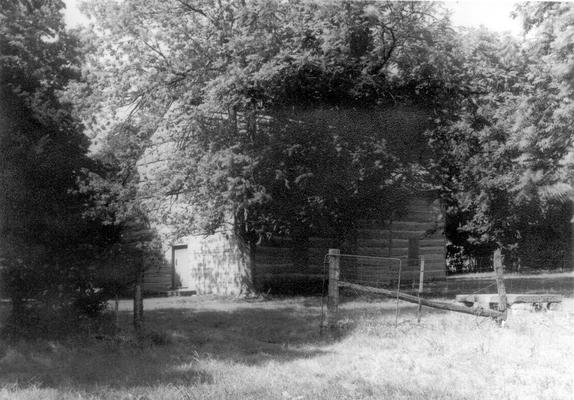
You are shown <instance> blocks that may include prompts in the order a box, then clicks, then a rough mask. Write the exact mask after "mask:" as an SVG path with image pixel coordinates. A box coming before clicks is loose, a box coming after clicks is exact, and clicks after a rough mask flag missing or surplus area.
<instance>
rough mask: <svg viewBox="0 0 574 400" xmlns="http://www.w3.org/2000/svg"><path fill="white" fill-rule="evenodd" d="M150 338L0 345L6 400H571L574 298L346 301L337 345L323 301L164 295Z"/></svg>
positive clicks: (0, 392) (150, 322)
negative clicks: (556, 303) (526, 304)
mask: <svg viewBox="0 0 574 400" xmlns="http://www.w3.org/2000/svg"><path fill="white" fill-rule="evenodd" d="M146 305H147V308H148V310H149V311H148V312H147V314H146V318H147V320H146V324H147V326H148V328H149V329H150V331H151V332H154V333H153V335H152V334H150V335H148V340H147V341H144V342H143V343H141V342H137V341H134V340H132V339H131V337H132V336H131V333H130V331H129V315H128V314H127V313H125V314H123V315H122V316H121V317H122V324H123V331H122V332H123V333H121V334H120V335H117V336H114V337H105V338H100V339H97V338H93V337H92V338H76V339H67V340H65V341H35V342H30V341H28V342H15V343H7V342H0V399H10V400H12V399H13V400H31V399H48V400H50V399H54V400H55V399H58V400H59V399H63V400H68V399H82V400H85V399H86V400H87V399H112V400H114V399H118V400H120V399H121V400H126V399H134V400H135V399H140V400H144V399H149V400H151V399H154V400H155V399H166V400H167V399H169V400H171V399H277V400H279V399H281V400H285V399H421V400H422V399H477V400H478V399H480V400H484V399H497V400H501V399H572V398H573V396H572V393H574V382H573V377H574V363H573V362H572V361H573V360H574V340H573V339H574V301H573V300H572V299H568V300H567V302H566V303H565V304H564V305H563V306H562V309H561V310H557V311H551V312H541V313H531V312H529V311H522V312H515V313H513V314H511V315H510V317H509V321H508V324H507V325H506V326H505V327H503V328H499V327H498V326H497V325H496V324H495V323H494V322H491V321H490V320H487V319H482V318H481V319H478V318H475V317H473V316H469V315H462V314H454V313H448V312H439V311H436V312H435V311H433V310H429V309H425V313H424V314H423V319H422V322H421V323H420V324H417V322H416V314H415V307H411V306H410V305H407V304H403V305H402V308H401V310H400V316H399V324H398V326H396V327H395V315H394V303H393V302H392V301H358V300H354V301H350V302H347V303H344V304H343V305H342V306H341V310H340V314H339V316H340V323H339V329H338V331H337V333H336V334H335V335H334V336H330V337H325V336H323V337H322V336H320V334H319V320H320V303H319V300H318V299H317V298H297V299H290V300H273V301H265V302H255V303H249V302H247V301H237V300H221V299H197V298H191V299H183V300H182V299H167V300H166V299H155V300H150V302H149V303H148V304H146Z"/></svg>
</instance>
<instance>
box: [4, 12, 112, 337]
mask: <svg viewBox="0 0 574 400" xmlns="http://www.w3.org/2000/svg"><path fill="white" fill-rule="evenodd" d="M0 4H1V8H0V154H1V155H2V157H1V158H0V170H1V173H0V193H1V194H0V269H1V273H2V294H3V295H6V296H9V297H10V298H11V299H12V303H13V307H14V310H13V311H14V313H13V314H14V315H13V317H14V321H15V322H18V323H19V324H24V325H25V324H30V327H34V326H35V325H36V324H38V319H37V318H36V317H38V318H39V317H41V316H42V315H45V316H46V319H44V321H45V322H49V321H48V320H49V319H50V318H53V317H54V313H56V314H59V315H60V316H64V315H67V316H69V317H70V318H74V320H73V321H70V322H74V323H77V322H78V320H77V318H81V317H85V316H93V315H94V314H97V313H98V311H100V310H101V307H103V305H104V304H105V303H104V299H103V297H102V296H101V293H99V292H98V291H97V290H96V287H97V286H96V281H97V278H98V273H99V271H98V269H97V262H95V261H92V260H94V259H96V260H97V258H96V257H95V255H96V254H97V253H98V252H99V251H100V249H103V248H106V247H107V246H109V244H110V243H111V242H113V240H114V232H113V231H112V230H109V229H102V227H101V225H100V224H99V222H98V221H97V220H88V219H86V218H84V215H83V212H84V210H85V207H86V203H87V202H88V199H87V198H86V196H84V195H82V194H81V193H79V192H78V191H77V182H78V180H79V179H81V178H82V177H83V171H86V170H87V169H90V168H93V165H92V162H91V161H90V159H89V158H88V157H87V156H86V153H87V150H88V144H89V143H88V140H87V137H86V136H84V135H83V134H82V126H81V124H80V123H79V122H78V121H77V120H76V119H74V118H73V117H72V115H71V106H70V104H69V103H66V102H63V101H61V100H60V98H59V92H60V91H61V90H63V89H65V88H66V86H67V85H68V84H69V83H70V82H71V81H73V80H75V79H78V78H79V77H80V69H79V52H78V42H77V41H76V40H75V38H74V37H73V36H71V35H70V34H68V33H67V32H66V31H65V29H64V24H63V21H62V14H61V12H60V11H61V9H62V7H63V3H62V2H60V1H41V2H38V1H2V2H1V3H0ZM29 299H34V300H35V302H34V303H29V304H27V305H26V304H25V303H26V302H27V300H29ZM27 306H29V307H34V308H35V309H37V311H38V312H37V313H36V312H33V311H32V310H30V309H27V308H25V307H27ZM34 316H36V317H34ZM48 316H49V317H48ZM36 330H37V331H41V327H40V326H37V327H36ZM39 333H40V332H39Z"/></svg>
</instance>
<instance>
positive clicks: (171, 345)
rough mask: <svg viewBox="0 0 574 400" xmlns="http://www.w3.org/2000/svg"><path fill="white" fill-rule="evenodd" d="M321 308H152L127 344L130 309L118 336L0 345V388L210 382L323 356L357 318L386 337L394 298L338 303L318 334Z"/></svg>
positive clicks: (404, 307)
mask: <svg viewBox="0 0 574 400" xmlns="http://www.w3.org/2000/svg"><path fill="white" fill-rule="evenodd" d="M214 304H216V305H218V303H216V302H214ZM277 304H279V306H278V305H277ZM229 305H230V306H229ZM320 305H321V303H320V299H319V298H305V299H303V300H300V301H299V302H296V303H295V304H293V305H292V306H291V305H289V303H288V302H286V303H281V302H273V301H272V302H261V303H259V304H257V303H254V304H247V303H245V302H244V303H240V305H239V306H237V303H233V302H228V303H225V302H224V304H223V307H220V306H217V307H212V308H210V307H209V304H208V305H207V306H204V305H203V304H195V305H194V303H190V305H189V307H180V308H177V307H173V308H156V309H151V310H147V311H146V313H145V319H146V327H147V329H149V330H150V332H153V336H148V340H146V341H144V343H143V344H142V343H138V342H136V341H134V340H133V339H130V338H132V337H133V336H132V335H131V333H130V332H131V328H130V323H131V314H130V313H129V312H122V313H121V314H120V325H121V326H122V327H123V330H122V332H124V333H125V334H124V335H123V336H122V334H121V333H120V334H119V335H116V336H110V337H104V338H103V340H100V339H96V338H94V337H91V338H79V339H75V340H73V339H67V340H63V341H52V342H51V341H38V342H20V343H16V344H11V345H7V344H6V343H2V342H1V341H0V386H2V385H13V384H17V385H19V386H30V385H33V386H40V387H49V388H74V389H77V390H93V389H94V388H98V387H107V388H114V389H122V388H133V387H142V386H144V387H147V386H156V385H175V386H178V385H193V384H201V383H207V384H209V383H214V382H215V381H216V380H217V374H218V373H222V372H221V371H223V370H225V371H229V369H230V368H229V365H231V366H233V365H237V366H243V367H247V368H249V367H251V366H264V365H265V364H266V363H269V362H274V363H287V362H290V361H293V360H297V359H308V358H313V357H318V356H321V355H324V354H327V353H328V352H329V351H330V348H329V346H330V345H331V344H333V343H334V342H336V341H339V340H342V339H344V338H345V337H347V336H348V335H351V334H353V332H354V330H355V327H356V326H358V324H359V321H360V320H361V319H366V320H372V321H376V322H377V323H378V319H379V318H382V319H381V321H382V322H381V329H387V330H389V332H390V330H391V329H392V325H393V324H394V321H395V318H394V316H395V311H396V310H395V303H394V302H392V301H385V302H381V299H380V298H378V299H366V300H365V299H362V300H360V301H358V302H357V299H356V298H354V299H353V298H348V299H346V298H342V303H341V308H340V311H339V313H338V317H339V319H340V320H341V321H346V322H345V324H344V327H343V329H340V330H338V331H337V333H336V334H335V335H321V333H320V321H321V306H320ZM226 306H229V309H226ZM435 311H436V312H439V313H442V312H443V311H439V310H431V309H425V314H427V315H428V314H429V313H434V312H435ZM415 312H416V305H412V304H405V303H401V313H400V317H399V318H401V319H402V320H406V319H410V320H412V319H413V318H414V315H415ZM150 337H151V340H150ZM222 364H223V365H224V366H227V367H224V366H222Z"/></svg>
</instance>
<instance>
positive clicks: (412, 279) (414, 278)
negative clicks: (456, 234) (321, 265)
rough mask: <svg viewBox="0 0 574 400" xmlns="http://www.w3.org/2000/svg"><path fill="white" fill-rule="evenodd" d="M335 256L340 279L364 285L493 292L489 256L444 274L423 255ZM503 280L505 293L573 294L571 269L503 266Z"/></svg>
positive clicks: (430, 293) (439, 293)
mask: <svg viewBox="0 0 574 400" xmlns="http://www.w3.org/2000/svg"><path fill="white" fill-rule="evenodd" d="M339 259H340V278H339V279H340V281H343V282H349V283H354V284H357V285H362V286H366V287H375V288H386V289H389V290H393V291H400V292H402V293H407V294H412V295H419V294H420V295H421V296H424V297H429V298H432V297H441V298H454V297H455V296H456V295H459V294H488V293H497V287H496V276H495V273H494V269H493V260H492V257H488V258H484V259H482V260H480V261H478V262H479V263H481V265H483V266H484V268H483V269H481V270H478V271H475V272H476V273H466V274H451V275H445V270H444V269H437V268H436V267H434V265H435V264H430V265H431V266H433V267H432V268H431V269H427V268H425V260H424V257H419V258H416V259H414V258H383V257H368V256H359V255H349V254H342V255H340V256H339ZM426 264H427V265H429V263H426ZM504 281H505V286H506V291H507V293H516V294H534V293H538V294H540V293H546V294H561V295H564V296H567V297H573V296H574V271H573V270H572V269H571V268H566V267H564V268H563V269H553V270H539V269H528V270H527V269H524V268H523V269H522V270H521V271H517V272H512V271H508V270H507V269H506V268H505V273H504ZM350 294H352V292H351V293H350ZM357 294H358V293H357Z"/></svg>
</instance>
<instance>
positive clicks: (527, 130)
mask: <svg viewBox="0 0 574 400" xmlns="http://www.w3.org/2000/svg"><path fill="white" fill-rule="evenodd" d="M520 10H521V12H522V15H523V16H524V17H525V18H526V19H525V21H526V22H525V24H526V27H529V28H533V27H534V26H538V25H540V27H539V30H538V31H537V32H535V33H533V34H532V35H531V38H530V39H529V40H527V41H525V42H523V43H520V42H517V41H516V40H512V39H511V38H500V37H496V36H495V35H492V34H489V33H487V32H478V36H477V33H472V32H471V34H470V36H467V37H466V38H463V40H464V41H465V42H466V43H467V49H469V50H471V53H467V54H468V55H467V60H468V61H467V62H468V63H469V65H468V68H469V70H473V71H475V77H474V78H473V83H474V85H476V95H475V96H472V97H470V98H469V99H468V100H470V102H468V101H467V102H466V105H465V106H464V107H462V108H461V109H460V110H459V112H458V113H457V115H458V117H457V118H455V119H453V122H452V123H451V124H445V125H442V126H441V127H440V128H438V129H437V130H435V131H434V132H433V136H432V139H431V143H432V144H433V145H434V147H435V149H436V150H437V152H439V154H440V153H441V152H442V156H441V158H439V159H438V160H437V161H438V162H437V167H438V168H437V169H436V171H437V176H439V177H440V176H442V179H441V180H440V182H441V186H442V187H443V188H445V189H447V191H446V192H445V198H446V200H447V203H448V204H449V205H450V206H451V208H450V212H451V216H452V218H451V220H450V226H447V234H448V235H449V238H450V239H451V240H452V241H454V242H455V243H456V244H457V245H460V246H463V247H464V248H465V250H466V251H467V252H470V253H474V254H475V255H481V254H484V252H487V253H488V252H490V251H491V250H492V248H494V247H497V246H501V245H502V246H504V247H505V248H506V249H507V251H508V254H509V255H513V256H514V257H521V258H523V261H524V258H529V259H530V261H526V262H523V263H525V264H528V265H533V264H538V267H541V266H544V267H549V266H551V264H554V266H560V262H559V261H558V259H563V258H564V257H565V256H567V255H566V254H567V252H568V249H569V237H570V233H569V226H568V224H569V216H570V214H571V211H570V210H569V207H568V201H569V200H568V196H569V195H570V191H571V187H570V184H571V177H572V175H571V162H570V161H569V160H570V159H571V151H572V136H571V134H570V130H571V128H570V127H571V125H572V122H574V121H572V117H573V116H574V113H573V112H572V111H574V110H573V109H572V99H573V97H572V87H571V86H570V83H569V81H568V79H566V77H567V75H564V74H563V73H559V72H558V71H564V68H566V67H565V63H566V60H567V59H568V57H567V56H564V53H565V51H564V50H565V48H567V47H568V45H566V44H565V43H570V42H571V41H570V42H569V41H568V38H567V36H568V34H567V32H568V31H569V29H570V28H569V26H568V23H567V22H566V21H570V20H571V18H572V12H571V10H570V5H564V4H552V3H539V4H537V5H529V6H523V7H522V8H520ZM543 21H544V22H543ZM554 29H556V31H554ZM549 30H550V31H552V32H557V33H558V32H559V33H558V34H556V35H555V34H552V33H549ZM561 43H562V44H561ZM559 47H560V48H561V50H559V49H558V48H559ZM551 48H552V49H551ZM467 51H468V50H467ZM561 54H562V55H561ZM475 55H476V56H478V57H476V56H475ZM557 210H561V211H560V212H559V214H560V217H559V218H557V214H556V212H557ZM541 231H545V232H546V233H545V234H543V235H541V234H540V233H541ZM533 248H536V249H543V248H546V249H547V250H548V251H538V253H537V254H535V253H536V252H534V251H532V249H533ZM543 260H547V261H548V262H546V261H543Z"/></svg>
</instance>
